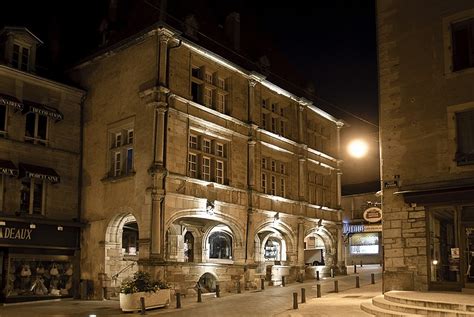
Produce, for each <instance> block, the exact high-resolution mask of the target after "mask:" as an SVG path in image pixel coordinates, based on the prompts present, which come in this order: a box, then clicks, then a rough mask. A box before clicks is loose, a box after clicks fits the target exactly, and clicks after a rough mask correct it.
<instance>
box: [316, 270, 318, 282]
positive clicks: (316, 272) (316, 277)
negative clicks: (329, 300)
mask: <svg viewBox="0 0 474 317" xmlns="http://www.w3.org/2000/svg"><path fill="white" fill-rule="evenodd" d="M316 280H317V281H319V271H316Z"/></svg>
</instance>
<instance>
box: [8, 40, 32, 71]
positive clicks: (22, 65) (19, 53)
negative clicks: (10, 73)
mask: <svg viewBox="0 0 474 317" xmlns="http://www.w3.org/2000/svg"><path fill="white" fill-rule="evenodd" d="M29 57H30V50H29V49H28V48H26V47H23V46H21V45H18V44H13V54H12V67H14V68H17V69H20V70H23V71H28V66H29Z"/></svg>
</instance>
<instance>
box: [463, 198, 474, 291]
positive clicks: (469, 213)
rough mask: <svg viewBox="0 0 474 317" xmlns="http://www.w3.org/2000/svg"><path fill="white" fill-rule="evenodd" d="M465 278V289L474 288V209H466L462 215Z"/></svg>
mask: <svg viewBox="0 0 474 317" xmlns="http://www.w3.org/2000/svg"><path fill="white" fill-rule="evenodd" d="M461 222H462V234H463V236H462V240H463V252H462V258H463V259H462V260H463V273H464V274H463V276H464V283H465V287H469V288H474V207H472V206H471V207H464V208H463V209H462V215H461Z"/></svg>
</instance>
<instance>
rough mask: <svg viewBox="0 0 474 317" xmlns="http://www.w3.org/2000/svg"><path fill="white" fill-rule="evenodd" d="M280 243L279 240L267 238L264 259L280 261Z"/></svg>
mask: <svg viewBox="0 0 474 317" xmlns="http://www.w3.org/2000/svg"><path fill="white" fill-rule="evenodd" d="M280 254H281V245H280V240H278V239H276V238H269V239H268V240H267V243H265V254H264V256H265V260H270V261H280Z"/></svg>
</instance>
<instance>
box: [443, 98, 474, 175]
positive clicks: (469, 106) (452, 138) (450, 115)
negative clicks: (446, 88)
mask: <svg viewBox="0 0 474 317" xmlns="http://www.w3.org/2000/svg"><path fill="white" fill-rule="evenodd" d="M468 110H474V101H471V102H467V103H463V104H458V105H451V106H448V107H447V127H448V131H447V134H448V135H447V137H448V144H447V147H448V151H447V152H448V154H447V159H448V160H449V171H450V173H459V172H465V171H474V164H467V165H458V163H457V162H456V159H455V158H456V152H457V138H456V136H457V125H456V113H457V112H463V111H468Z"/></svg>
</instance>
